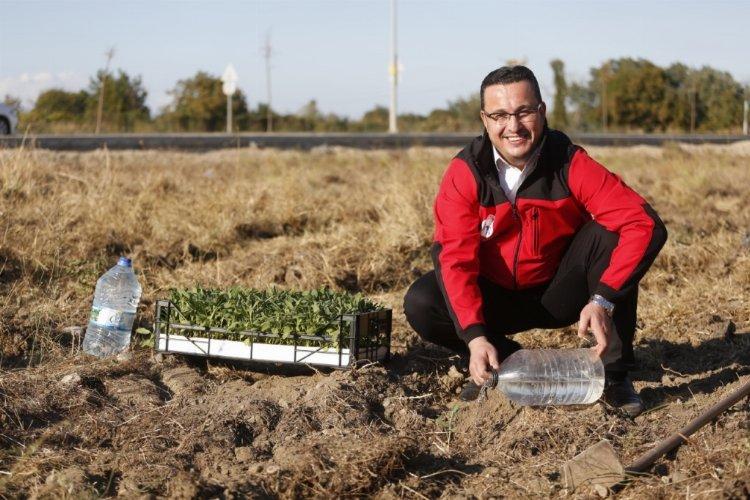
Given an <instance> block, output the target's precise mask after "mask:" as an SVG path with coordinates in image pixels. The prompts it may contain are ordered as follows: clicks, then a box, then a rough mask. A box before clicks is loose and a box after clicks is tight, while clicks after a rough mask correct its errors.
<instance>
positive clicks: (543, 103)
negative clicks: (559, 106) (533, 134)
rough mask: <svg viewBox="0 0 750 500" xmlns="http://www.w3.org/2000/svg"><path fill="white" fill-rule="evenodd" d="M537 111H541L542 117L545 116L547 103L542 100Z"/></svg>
mask: <svg viewBox="0 0 750 500" xmlns="http://www.w3.org/2000/svg"><path fill="white" fill-rule="evenodd" d="M539 113H541V115H542V118H546V117H547V104H545V102H544V101H542V107H540V108H539Z"/></svg>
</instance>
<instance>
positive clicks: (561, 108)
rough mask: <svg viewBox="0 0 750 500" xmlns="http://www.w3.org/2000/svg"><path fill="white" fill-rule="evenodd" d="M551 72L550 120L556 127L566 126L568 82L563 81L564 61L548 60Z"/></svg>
mask: <svg viewBox="0 0 750 500" xmlns="http://www.w3.org/2000/svg"><path fill="white" fill-rule="evenodd" d="M550 66H552V72H553V73H554V75H555V102H554V106H553V108H552V116H551V117H550V118H551V120H550V121H551V122H552V126H553V127H556V128H565V127H567V126H568V112H567V110H566V109H565V100H566V99H567V96H568V84H567V83H566V82H565V63H563V62H562V61H561V60H560V59H553V60H552V61H551V62H550Z"/></svg>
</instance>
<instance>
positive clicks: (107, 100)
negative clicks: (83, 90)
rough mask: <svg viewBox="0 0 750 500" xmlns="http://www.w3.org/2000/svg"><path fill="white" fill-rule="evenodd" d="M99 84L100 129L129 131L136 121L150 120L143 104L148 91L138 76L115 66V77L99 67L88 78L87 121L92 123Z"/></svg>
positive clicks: (95, 113) (97, 101)
mask: <svg viewBox="0 0 750 500" xmlns="http://www.w3.org/2000/svg"><path fill="white" fill-rule="evenodd" d="M102 85H103V86H104V102H103V105H102V130H105V131H118V132H132V131H133V130H134V129H135V128H136V126H137V124H138V123H140V122H148V121H150V119H151V116H150V111H149V109H148V107H147V106H146V97H147V95H148V92H146V89H144V88H143V82H142V80H141V77H140V76H136V77H131V76H130V75H128V74H127V73H126V72H124V71H123V70H118V72H117V77H115V76H113V75H112V74H107V73H105V72H104V70H99V71H98V72H97V74H96V76H95V77H94V78H91V80H90V82H89V93H88V99H87V101H86V121H87V123H92V124H95V123H96V115H97V110H98V107H99V93H100V92H101V89H102Z"/></svg>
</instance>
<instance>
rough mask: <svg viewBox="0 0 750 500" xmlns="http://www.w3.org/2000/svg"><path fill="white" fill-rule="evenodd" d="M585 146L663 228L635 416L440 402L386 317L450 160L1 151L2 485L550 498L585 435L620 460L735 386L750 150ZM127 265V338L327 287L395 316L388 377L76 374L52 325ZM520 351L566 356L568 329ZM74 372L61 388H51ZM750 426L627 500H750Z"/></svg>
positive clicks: (410, 269) (746, 367)
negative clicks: (249, 298) (133, 321)
mask: <svg viewBox="0 0 750 500" xmlns="http://www.w3.org/2000/svg"><path fill="white" fill-rule="evenodd" d="M590 152H591V153H592V154H593V155H594V156H595V157H596V158H597V159H599V160H600V161H602V162H603V163H604V164H605V165H607V166H609V167H610V168H611V169H613V170H615V171H616V172H618V173H619V174H620V175H621V176H622V177H623V178H624V179H625V181H626V182H627V183H628V184H630V185H631V186H633V187H635V188H636V189H637V190H638V191H639V192H641V193H642V194H644V195H645V196H646V197H647V198H648V199H649V200H650V201H651V202H652V204H653V206H654V207H655V208H656V210H657V211H658V212H659V213H660V214H661V215H662V218H663V219H664V221H665V222H666V224H667V226H668V229H669V232H670V239H669V242H668V243H667V246H666V247H665V248H664V250H663V251H662V254H661V255H660V256H659V258H658V259H657V261H656V263H655V264H654V267H653V269H652V270H651V272H650V273H649V274H648V275H647V276H646V278H645V279H644V281H643V283H642V293H641V301H640V304H641V306H640V310H639V311H640V320H639V321H640V323H639V324H640V331H639V335H638V343H637V356H638V358H639V360H640V361H641V365H642V368H641V370H640V371H639V372H638V373H637V374H636V375H637V378H638V382H637V386H638V387H639V389H641V391H642V394H643V396H644V398H645V399H646V401H647V403H648V405H649V406H651V407H652V408H655V410H654V411H652V412H651V413H649V414H646V415H644V416H643V417H639V418H638V419H637V420H636V422H633V421H630V420H628V419H626V418H624V417H622V416H621V415H619V414H618V413H617V412H615V411H613V410H612V409H608V408H605V407H603V406H601V405H595V406H593V407H590V408H587V409H584V410H580V411H575V412H565V411H561V410H559V409H529V408H515V407H513V406H512V405H509V404H506V403H504V402H503V400H501V399H491V400H490V401H489V402H487V403H486V404H484V405H482V404H472V405H459V406H458V407H455V406H454V405H455V401H453V398H454V397H455V394H454V390H455V389H456V387H457V384H458V385H460V383H458V382H456V380H455V379H451V378H450V377H448V376H447V375H446V372H447V368H448V367H449V366H450V365H451V364H455V363H456V360H455V359H452V358H450V357H449V356H448V355H447V354H446V353H444V352H442V351H440V350H436V349H430V348H429V347H425V346H422V345H421V344H420V343H419V342H418V341H417V340H416V338H415V336H414V334H413V333H411V332H410V330H409V329H408V328H407V327H406V324H405V321H404V319H403V315H402V314H401V300H402V298H403V294H404V292H405V290H406V287H407V286H408V285H409V283H410V282H411V281H412V280H413V279H414V278H415V277H416V276H418V275H420V274H421V273H422V272H425V271H427V270H428V269H429V268H430V261H429V257H428V248H429V244H430V240H431V232H432V219H431V204H432V199H433V196H434V193H435V191H436V189H437V185H438V182H439V180H440V175H441V173H442V171H443V169H444V168H445V166H446V164H447V161H448V160H449V158H450V157H451V156H452V154H453V153H454V152H453V151H450V150H445V149H411V150H406V151H368V152H364V151H356V150H347V149H337V148H333V149H328V148H320V149H317V150H313V151H311V152H293V151H288V152H278V151H268V150H255V149H242V150H228V151H222V152H211V153H205V154H186V153H178V152H170V153H165V152H149V151H146V152H117V153H113V152H108V151H97V152H92V153H85V154H79V153H53V152H47V151H39V150H6V151H0V230H1V231H2V239H0V370H2V371H0V410H2V411H0V493H3V494H5V495H6V496H9V497H15V496H26V495H38V496H42V497H43V496H45V495H49V496H64V495H65V494H68V495H72V496H76V497H81V496H87V495H94V496H97V495H105V496H106V495H111V494H116V493H119V494H122V495H127V496H133V495H134V494H136V493H137V492H141V493H148V494H155V495H168V496H173V497H190V496H195V495H198V496H206V495H219V494H220V493H221V492H222V491H224V489H225V488H229V489H230V490H234V491H238V492H244V493H245V494H248V495H256V496H257V495H261V496H262V495H266V494H270V495H279V496H296V495H306V496H319V497H323V496H326V495H327V494H328V495H330V494H337V495H372V494H378V495H380V496H382V497H396V496H407V497H418V496H420V495H424V496H427V497H435V496H441V495H446V496H450V495H461V496H465V495H476V496H480V497H481V496H488V495H493V494H502V495H507V496H515V497H526V496H529V495H542V496H557V495H559V494H562V493H565V492H564V491H563V490H562V486H561V484H560V482H559V479H558V478H557V477H556V475H555V471H556V470H557V469H558V468H559V466H560V464H561V463H562V462H563V461H564V460H565V459H567V458H569V457H571V456H573V455H574V454H575V453H577V452H579V451H581V450H582V449H584V448H585V447H586V446H588V445H590V444H593V443H594V442H596V441H597V440H598V439H600V438H602V437H607V438H608V439H610V440H611V441H612V442H613V443H614V445H615V448H616V449H617V451H618V453H620V456H621V457H623V460H624V461H626V462H627V461H629V460H632V459H634V458H635V457H637V456H638V455H639V454H640V453H642V452H643V451H645V450H646V449H647V448H648V447H649V446H650V444H651V443H653V442H655V441H657V440H658V439H660V438H662V437H665V436H666V435H667V434H669V433H670V432H672V431H674V430H676V429H677V428H679V427H680V426H682V425H684V424H685V423H686V422H687V421H689V420H690V418H692V417H694V416H695V415H697V412H698V411H699V409H700V408H702V407H705V406H706V405H708V404H710V403H712V402H714V401H715V400H717V398H718V397H720V396H722V395H724V394H726V393H728V391H730V390H731V389H732V387H730V386H729V385H730V384H733V383H734V385H736V381H737V379H738V377H744V378H745V379H746V378H747V375H748V374H750V332H748V330H750V308H749V307H748V303H750V300H749V299H750V206H748V200H750V188H749V187H748V186H750V146H748V145H747V144H744V145H743V144H740V145H734V146H729V147H721V148H717V147H702V148H700V147H690V148H687V147H681V146H677V145H669V146H667V147H665V148H591V150H590ZM121 253H127V254H130V255H131V256H132V257H133V259H134V264H135V267H136V270H137V272H138V274H139V279H140V281H141V284H142V286H143V289H144V296H143V300H142V304H143V306H142V309H141V311H142V312H141V317H140V320H139V321H140V322H141V324H143V325H144V326H149V325H150V323H151V321H152V315H153V312H152V305H153V302H154V300H155V299H157V298H161V297H163V296H164V295H165V292H166V290H167V289H168V288H169V287H173V286H177V287H187V286H192V285H194V284H196V283H200V284H203V285H206V286H212V287H228V286H233V285H245V286H253V287H266V286H269V285H275V286H279V287H291V288H303V289H306V288H313V287H317V286H320V285H329V286H331V287H335V288H343V289H349V290H355V289H356V290H362V291H364V292H365V293H367V294H368V295H370V296H373V297H375V298H376V299H378V300H381V301H383V302H385V303H387V304H389V305H391V306H392V307H393V308H394V327H395V332H394V335H395V340H396V343H397V344H398V347H397V349H396V350H397V352H398V355H397V356H396V359H395V360H394V362H393V363H392V364H391V365H390V366H388V367H387V371H386V370H383V369H381V368H372V369H370V370H365V371H364V372H346V373H336V374H334V375H324V374H318V375H314V376H312V377H311V376H305V377H288V376H281V375H278V374H277V375H263V374H260V373H257V372H246V371H242V370H236V369H234V368H232V367H221V366H220V367H215V366H212V365H209V366H205V365H199V366H197V367H196V366H192V365H185V363H184V362H183V361H182V360H180V359H179V358H175V359H171V358H170V359H169V360H167V361H165V362H160V361H159V360H156V359H154V358H152V357H151V356H150V355H149V353H147V352H140V353H137V355H136V356H135V357H134V358H133V359H132V360H129V361H125V362H120V363H117V362H112V361H103V362H97V363H91V362H90V361H89V360H87V359H85V358H83V357H82V356H80V355H74V354H71V347H70V345H69V344H70V341H71V339H70V338H69V336H68V335H66V334H65V333H64V332H65V330H64V329H65V327H69V326H75V325H83V324H84V323H85V320H86V317H87V314H88V309H89V307H90V301H91V297H92V293H93V286H94V282H95V280H96V278H97V277H98V276H99V275H100V274H101V273H102V272H104V271H105V270H106V269H107V268H108V267H110V266H111V265H112V264H113V262H114V261H115V260H116V257H117V256H118V255H119V254H121ZM729 320H732V321H733V322H734V323H735V324H736V326H737V333H736V335H735V336H734V339H733V340H731V341H727V340H725V339H724V338H723V337H722V332H723V329H724V326H725V324H726V322H727V321H729ZM519 339H520V341H521V342H522V343H523V344H524V345H527V346H532V347H534V346H553V345H563V346H573V345H575V341H574V340H573V336H572V335H570V334H569V331H567V330H559V331H555V332H548V331H547V332H544V331H532V332H527V333H523V334H521V335H520V336H519ZM175 370H176V371H175ZM73 371H75V372H77V373H79V374H80V375H81V377H82V381H81V382H80V383H79V384H78V385H75V384H74V385H73V386H61V385H59V384H57V381H58V380H59V379H60V378H62V377H63V376H64V375H66V374H69V373H71V372H73ZM459 382H460V381H459ZM238 394H241V395H243V396H242V397H241V398H239V399H238V398H236V397H234V396H237V395H238ZM232 395H234V396H232ZM233 397H234V399H233ZM662 405H664V406H662ZM243 412H244V416H243ZM250 414H256V415H261V416H262V418H260V420H258V419H256V420H252V419H251V420H248V417H247V415H250ZM749 415H750V407H748V403H747V400H745V402H743V403H741V404H738V405H736V406H735V407H734V408H733V409H732V410H731V411H730V412H727V413H726V414H725V415H724V416H722V417H721V418H719V419H718V420H717V421H716V423H715V424H714V425H711V426H708V427H706V428H704V429H703V430H701V431H700V432H699V433H697V434H696V435H695V437H694V438H692V439H691V443H690V445H687V446H683V447H682V448H681V449H680V450H679V452H678V453H676V454H675V455H674V456H671V457H669V458H667V459H663V460H661V461H660V462H659V463H658V464H657V466H656V468H655V469H653V470H652V474H651V475H647V476H645V477H644V478H642V479H639V480H638V481H636V483H635V485H633V486H630V487H629V488H627V489H626V490H624V491H623V492H622V493H621V495H623V496H626V497H641V496H645V495H652V496H656V497H667V498H676V497H684V496H686V494H687V495H691V496H692V495H696V494H703V495H704V496H708V497H716V496H721V495H732V494H734V495H738V496H741V495H743V494H745V495H746V494H747V492H748V488H750V486H749V485H750V477H749V476H750V473H749V472H748V470H750V437H749V436H748V430H747V429H748V419H749ZM288 436H293V438H292V439H289V438H288ZM743 492H744V493H743ZM583 493H585V491H584V492H583Z"/></svg>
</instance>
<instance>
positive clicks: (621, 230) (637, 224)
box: [568, 149, 667, 303]
mask: <svg viewBox="0 0 750 500" xmlns="http://www.w3.org/2000/svg"><path fill="white" fill-rule="evenodd" d="M568 185H569V187H570V190H571V193H572V194H573V196H574V197H575V198H576V199H577V200H578V201H579V202H580V203H581V204H582V205H583V206H584V207H585V208H586V210H587V211H588V212H589V213H590V214H591V216H592V217H593V218H594V220H595V221H596V222H598V223H599V224H601V225H602V226H604V228H606V229H607V230H609V231H612V232H614V233H617V234H618V235H619V236H620V239H619V241H618V243H617V246H616V247H615V249H614V250H613V251H612V256H611V258H610V262H609V266H608V267H607V268H606V269H605V270H604V272H603V273H602V276H601V278H600V281H599V284H598V285H597V286H596V288H595V289H594V291H593V293H596V294H599V295H601V296H602V297H605V298H606V299H608V300H610V301H612V302H615V303H616V302H617V301H618V300H619V299H621V298H622V297H623V296H624V295H626V294H628V293H629V292H630V291H632V289H633V288H634V287H637V286H638V282H639V281H640V279H641V278H642V277H643V275H644V274H646V271H648V268H649V267H650V266H651V264H652V263H653V262H654V259H656V256H657V254H658V253H659V250H661V248H662V246H664V243H665V242H666V240H667V229H666V227H664V223H663V222H662V221H661V219H660V218H659V216H658V215H657V214H656V212H655V211H654V210H653V209H652V208H651V206H650V205H649V204H648V203H647V202H646V201H645V200H644V199H643V198H642V197H641V196H640V195H638V193H636V192H635V191H633V190H632V189H631V188H630V187H628V186H627V185H626V184H625V183H624V182H623V181H622V180H621V179H620V178H619V177H618V176H617V175H615V174H613V173H612V172H610V171H608V170H607V169H606V168H604V167H603V166H602V165H600V164H599V163H597V162H596V161H594V160H593V159H592V158H591V157H589V156H588V154H586V152H585V151H583V150H582V149H579V150H578V151H577V152H576V153H575V154H574V156H573V158H572V161H571V165H570V170H569V173H568Z"/></svg>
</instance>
